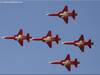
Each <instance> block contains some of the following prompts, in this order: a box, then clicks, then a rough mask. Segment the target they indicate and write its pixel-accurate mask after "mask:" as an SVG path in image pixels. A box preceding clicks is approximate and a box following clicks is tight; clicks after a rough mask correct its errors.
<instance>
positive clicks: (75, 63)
mask: <svg viewBox="0 0 100 75" xmlns="http://www.w3.org/2000/svg"><path fill="white" fill-rule="evenodd" d="M78 64H80V62H79V61H78V60H77V59H75V61H74V65H75V67H78Z"/></svg>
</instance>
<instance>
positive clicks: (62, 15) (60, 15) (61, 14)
mask: <svg viewBox="0 0 100 75" xmlns="http://www.w3.org/2000/svg"><path fill="white" fill-rule="evenodd" d="M68 14H69V13H68V12H67V11H64V12H60V13H59V17H60V18H64V17H68Z"/></svg>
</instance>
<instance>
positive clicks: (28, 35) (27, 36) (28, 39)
mask: <svg viewBox="0 0 100 75" xmlns="http://www.w3.org/2000/svg"><path fill="white" fill-rule="evenodd" d="M30 38H32V37H30V34H29V33H27V35H26V40H27V41H28V42H30Z"/></svg>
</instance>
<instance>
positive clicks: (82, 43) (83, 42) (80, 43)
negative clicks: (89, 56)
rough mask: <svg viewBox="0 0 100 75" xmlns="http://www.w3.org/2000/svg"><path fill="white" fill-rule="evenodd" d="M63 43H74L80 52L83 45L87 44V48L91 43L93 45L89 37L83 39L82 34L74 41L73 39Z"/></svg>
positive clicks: (82, 49)
mask: <svg viewBox="0 0 100 75" xmlns="http://www.w3.org/2000/svg"><path fill="white" fill-rule="evenodd" d="M63 44H65V45H75V46H77V47H79V48H80V50H81V52H84V46H88V47H89V48H91V45H93V44H94V43H93V42H91V39H89V40H84V36H83V35H81V36H80V38H79V40H76V41H73V42H63Z"/></svg>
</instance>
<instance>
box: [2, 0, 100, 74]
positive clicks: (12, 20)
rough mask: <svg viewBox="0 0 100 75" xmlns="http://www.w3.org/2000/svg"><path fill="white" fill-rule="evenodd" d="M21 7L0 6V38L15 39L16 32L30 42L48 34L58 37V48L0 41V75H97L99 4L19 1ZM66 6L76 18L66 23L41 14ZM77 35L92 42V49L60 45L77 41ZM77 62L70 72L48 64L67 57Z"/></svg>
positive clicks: (15, 4)
mask: <svg viewBox="0 0 100 75" xmlns="http://www.w3.org/2000/svg"><path fill="white" fill-rule="evenodd" d="M22 2H23V3H0V36H1V37H2V36H8V35H15V34H16V33H17V32H18V30H19V29H20V28H22V29H23V30H24V33H25V34H26V33H28V32H29V33H30V34H31V36H32V37H33V38H35V37H41V36H44V35H46V34H47V32H48V31H49V30H52V32H53V35H54V36H55V35H56V34H58V35H59V36H60V37H61V39H62V40H61V41H60V44H59V45H57V44H56V43H53V48H51V49H50V48H48V46H47V45H46V44H45V43H43V42H36V41H31V42H30V43H27V42H26V41H25V42H24V46H23V47H21V46H20V45H19V44H18V43H17V42H16V41H13V40H2V39H1V40H0V74H100V58H99V57H100V50H99V48H100V46H99V43H100V41H99V40H100V35H99V31H100V21H99V20H100V16H99V14H100V10H99V9H100V1H22ZM65 4H67V5H68V7H69V10H70V11H72V10H73V9H75V10H76V12H77V13H78V16H77V17H76V20H75V21H73V19H72V18H69V23H68V24H65V23H64V21H63V20H62V19H60V18H58V17H50V16H46V15H45V14H47V13H50V12H56V11H59V10H62V9H63V7H64V5H65ZM81 34H84V36H85V39H89V38H91V39H92V41H93V42H94V45H93V46H92V49H89V48H88V47H86V48H85V52H84V53H81V52H80V50H79V48H77V47H74V46H67V45H62V44H61V42H63V41H72V40H77V39H78V38H79V36H80V35H81ZM68 53H69V54H70V55H71V58H72V59H74V58H78V60H80V65H79V66H78V68H75V67H74V66H72V69H71V72H68V71H67V70H66V68H65V67H63V66H60V65H52V64H48V62H49V61H52V60H56V59H61V60H62V59H64V58H65V56H66V55H67V54H68Z"/></svg>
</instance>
